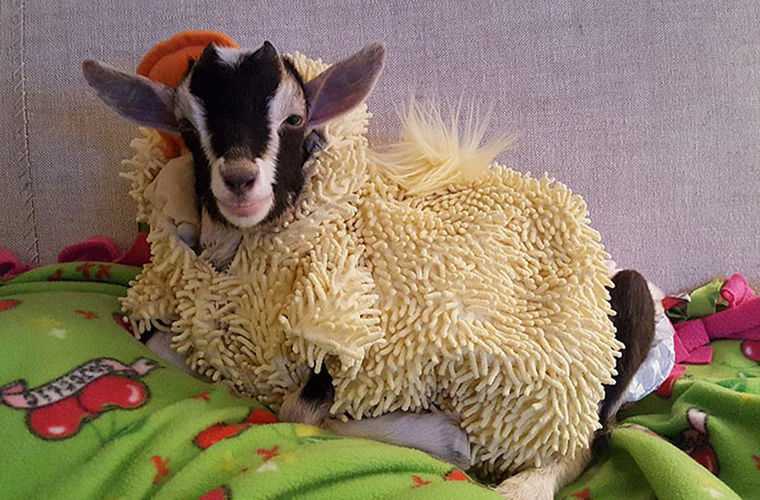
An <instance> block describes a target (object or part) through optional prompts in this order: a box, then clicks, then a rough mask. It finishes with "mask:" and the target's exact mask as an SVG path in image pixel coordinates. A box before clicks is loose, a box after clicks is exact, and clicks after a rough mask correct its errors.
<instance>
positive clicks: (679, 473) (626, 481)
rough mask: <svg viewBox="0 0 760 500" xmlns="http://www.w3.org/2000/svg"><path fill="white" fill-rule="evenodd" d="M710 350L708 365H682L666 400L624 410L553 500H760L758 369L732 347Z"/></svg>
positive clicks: (736, 344)
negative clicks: (602, 444)
mask: <svg viewBox="0 0 760 500" xmlns="http://www.w3.org/2000/svg"><path fill="white" fill-rule="evenodd" d="M712 346H713V348H714V350H715V352H714V357H713V362H712V364H710V365H699V366H698V365H692V366H689V367H688V368H687V371H686V374H685V375H684V376H683V377H682V378H681V379H679V380H678V381H677V382H676V383H675V385H674V386H673V387H672V391H671V393H670V395H669V396H660V395H658V394H652V395H650V396H648V397H646V398H645V399H644V400H642V401H640V402H639V403H637V404H636V405H634V406H633V407H631V408H629V409H627V410H626V411H624V412H623V414H622V415H621V417H620V420H621V425H620V426H619V427H617V428H616V430H615V431H613V432H612V435H611V436H610V439H609V444H608V447H607V449H605V450H604V451H603V452H602V453H601V454H599V456H597V457H596V458H595V460H594V463H593V464H592V465H591V467H589V468H588V470H586V472H585V473H584V474H583V475H582V476H581V477H580V478H579V479H578V480H577V481H576V482H575V483H573V484H571V485H569V486H568V487H566V488H564V489H563V490H562V491H561V492H560V495H559V496H560V497H561V498H570V499H582V498H586V499H589V498H590V499H605V498H609V499H619V498H626V499H629V498H630V499H636V500H639V499H640V500H643V499H654V498H660V499H665V500H679V499H683V500H696V499H703V498H704V499H711V498H716V499H722V498H746V499H753V498H760V366H759V365H758V363H757V362H755V361H751V360H750V359H748V358H746V357H745V356H744V355H743V354H742V352H741V349H740V343H739V342H738V341H733V340H723V341H718V342H713V343H712ZM665 392H667V391H665Z"/></svg>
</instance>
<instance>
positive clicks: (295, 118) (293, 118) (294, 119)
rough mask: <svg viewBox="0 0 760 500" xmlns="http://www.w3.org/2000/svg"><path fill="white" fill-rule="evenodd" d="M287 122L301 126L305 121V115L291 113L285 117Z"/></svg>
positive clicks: (292, 125)
mask: <svg viewBox="0 0 760 500" xmlns="http://www.w3.org/2000/svg"><path fill="white" fill-rule="evenodd" d="M285 123H287V124H288V125H290V126H291V127H299V126H300V125H301V124H302V123H303V117H302V116H301V115H290V116H289V117H287V118H285Z"/></svg>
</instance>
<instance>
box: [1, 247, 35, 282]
mask: <svg viewBox="0 0 760 500" xmlns="http://www.w3.org/2000/svg"><path fill="white" fill-rule="evenodd" d="M28 269H29V265H27V264H25V263H23V262H21V260H19V258H18V257H16V255H15V254H14V253H13V252H11V251H10V250H7V249H5V248H0V280H6V279H10V278H12V277H14V276H16V275H17V274H21V273H23V272H24V271H26V270H28Z"/></svg>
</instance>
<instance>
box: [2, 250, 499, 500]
mask: <svg viewBox="0 0 760 500" xmlns="http://www.w3.org/2000/svg"><path fill="white" fill-rule="evenodd" d="M85 270H89V278H88V277H87V276H86V275H85V273H84V271H85ZM97 270H98V267H97V265H95V266H89V267H83V266H82V265H81V263H71V264H55V265H52V266H46V267H40V268H36V269H34V270H32V271H29V272H28V273H25V274H22V275H19V276H17V277H15V278H13V279H12V280H10V281H6V282H4V283H3V284H1V285H0V386H1V387H2V389H0V393H1V394H0V402H2V404H0V440H2V442H3V447H4V449H5V450H6V453H0V484H1V485H2V486H1V487H0V497H2V498H3V499H5V498H55V499H71V500H80V499H83V498H129V499H132V498H208V499H232V498H237V499H244V498H294V497H296V496H297V497H298V498H309V499H315V498H316V499H319V498H324V499H328V498H329V499H331V500H332V499H341V498H356V492H357V491H362V492H364V491H371V492H372V493H373V498H389V499H390V498H410V499H423V500H424V499H430V500H437V499H440V498H468V499H469V498H475V499H478V498H497V495H496V494H495V493H494V492H492V491H490V490H488V489H486V488H484V487H482V486H480V485H478V484H476V483H474V482H473V481H471V480H470V479H469V477H468V476H467V475H466V474H465V473H464V471H461V470H458V469H454V468H453V467H452V466H451V465H449V464H446V463H443V462H441V461H439V460H436V459H433V458H432V457H430V456H428V455H426V454H424V453H422V452H418V451H416V450H407V449H403V448H398V447H395V446H390V445H385V444H382V443H376V442H371V441H366V440H358V439H346V438H342V437H339V436H336V435H334V434H331V433H329V432H326V431H323V430H321V429H319V428H317V427H312V426H308V425H300V424H284V423H278V422H277V419H276V417H275V415H274V414H273V413H272V412H271V411H270V410H269V409H268V408H265V407H264V406H263V405H262V404H260V403H259V402H258V401H255V400H252V399H247V398H240V397H237V396H235V395H233V394H232V392H231V391H230V390H229V388H228V387H226V386H224V385H219V384H217V385H212V384H209V383H206V382H203V381H200V380H197V379H195V378H192V377H188V376H187V375H185V374H184V373H182V372H181V371H180V370H177V369H176V368H174V367H172V366H170V365H166V364H165V363H161V368H160V369H158V367H157V366H156V365H157V363H155V360H157V359H158V358H156V356H155V355H154V354H153V353H151V352H150V351H148V350H147V349H146V348H145V346H144V345H143V344H141V343H140V342H138V341H137V340H135V338H134V337H133V336H132V335H130V334H128V333H127V331H125V327H126V326H127V325H126V324H125V322H124V321H123V316H122V315H121V314H120V313H117V311H118V300H119V297H120V296H123V295H124V294H125V293H126V289H127V286H128V283H129V281H130V280H132V279H134V277H135V275H136V274H137V272H138V271H139V269H137V268H127V267H126V266H117V265H114V266H112V267H111V268H110V269H109V273H108V274H109V275H108V276H107V277H106V276H104V275H102V274H101V278H98V277H97V274H98V273H97ZM59 271H60V272H59ZM56 273H57V274H58V276H59V277H60V278H61V279H59V280H57V281H48V278H49V277H50V276H51V274H56ZM76 311H81V313H77V312H76ZM46 414H47V415H46ZM48 417H49V418H48ZM8 450H11V451H10V452H7V451H8Z"/></svg>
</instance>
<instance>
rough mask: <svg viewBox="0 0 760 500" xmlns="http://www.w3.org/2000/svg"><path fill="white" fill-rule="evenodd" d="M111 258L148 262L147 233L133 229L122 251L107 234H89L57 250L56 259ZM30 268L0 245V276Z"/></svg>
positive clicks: (126, 262) (132, 263)
mask: <svg viewBox="0 0 760 500" xmlns="http://www.w3.org/2000/svg"><path fill="white" fill-rule="evenodd" d="M86 261H94V262H113V263H115V264H124V265H126V266H142V265H144V264H147V263H148V262H150V243H148V233H145V232H140V233H137V237H136V238H135V241H134V242H133V243H132V246H131V247H130V248H129V250H127V251H126V252H124V253H122V252H121V251H120V250H119V247H118V246H116V243H114V241H113V240H112V239H111V238H108V237H106V236H93V237H92V238H90V239H88V240H85V241H83V242H81V243H75V244H73V245H70V246H68V247H66V248H64V249H63V250H61V253H59V254H58V262H86ZM29 269H31V266H29V265H28V264H25V263H24V262H21V260H20V259H19V258H18V257H16V255H15V254H14V253H13V252H11V251H10V250H7V249H5V248H0V280H7V279H10V278H13V277H14V276H16V275H18V274H21V273H23V272H25V271H28V270H29Z"/></svg>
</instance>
